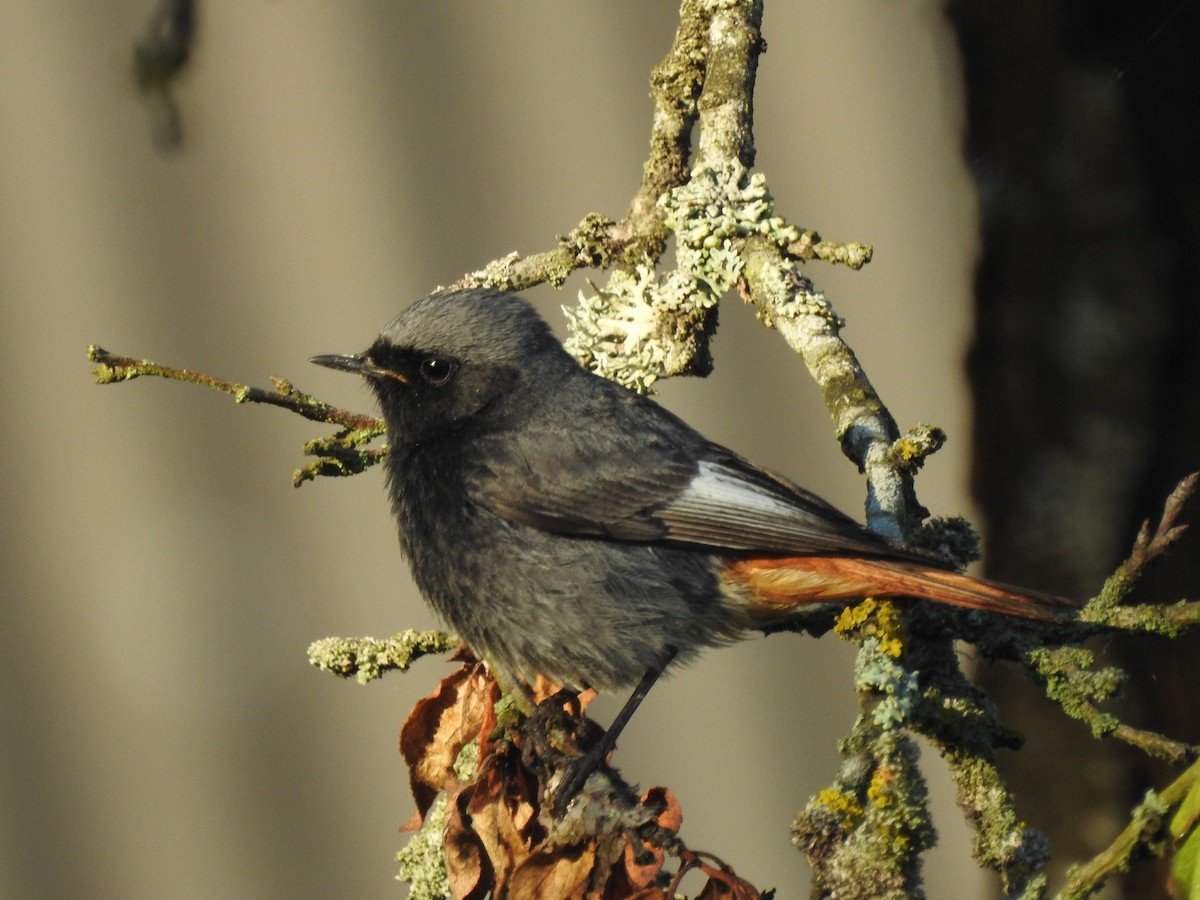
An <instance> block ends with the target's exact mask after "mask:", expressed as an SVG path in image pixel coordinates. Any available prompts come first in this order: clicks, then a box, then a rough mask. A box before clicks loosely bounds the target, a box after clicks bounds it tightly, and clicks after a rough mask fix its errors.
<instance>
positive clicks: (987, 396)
mask: <svg viewBox="0 0 1200 900" xmlns="http://www.w3.org/2000/svg"><path fill="white" fill-rule="evenodd" d="M947 11H948V15H949V17H950V19H951V21H952V22H953V24H954V27H955V28H956V29H957V32H958V35H959V40H960V43H961V47H962V55H963V59H964V66H965V77H966V84H967V98H968V99H967V103H968V134H967V137H966V146H965V152H966V154H967V158H968V161H969V162H970V163H971V165H972V167H973V171H974V173H975V177H976V179H977V181H978V185H979V190H980V194H981V200H982V203H981V209H982V235H983V251H982V258H981V260H980V263H979V270H978V274H977V282H976V289H977V293H976V299H977V324H976V337H975V345H974V348H973V350H972V353H971V359H970V372H971V378H972V382H973V388H974V391H975V403H976V410H977V414H976V421H975V452H976V457H975V458H976V464H975V472H974V491H975V495H976V497H977V499H978V501H979V502H980V504H981V506H982V509H983V516H984V522H983V523H982V524H983V526H984V530H985V532H986V537H987V557H986V559H987V570H988V574H989V575H992V576H994V577H997V578H1000V579H1003V580H1007V581H1013V582H1017V583H1022V584H1027V585H1030V586H1033V587H1039V588H1043V589H1046V590H1053V591H1057V592H1060V593H1063V594H1066V595H1068V596H1073V597H1079V598H1085V597H1088V596H1091V595H1092V594H1094V593H1095V592H1096V591H1097V590H1098V588H1099V587H1100V584H1101V582H1102V580H1103V579H1104V577H1105V575H1106V574H1107V573H1109V572H1110V571H1111V570H1112V569H1113V567H1114V566H1115V565H1116V564H1117V563H1118V562H1119V560H1120V559H1121V558H1122V557H1123V556H1124V555H1125V554H1126V553H1127V551H1128V549H1129V545H1130V543H1131V540H1132V538H1133V535H1134V533H1135V531H1136V527H1137V524H1138V523H1139V521H1140V520H1141V519H1142V518H1144V517H1146V516H1150V515H1155V514H1157V513H1158V512H1159V511H1160V510H1161V504H1162V501H1163V499H1164V498H1165V496H1166V494H1167V492H1168V491H1169V490H1170V488H1171V487H1172V486H1173V484H1174V482H1176V481H1177V480H1178V479H1179V478H1180V477H1182V476H1183V475H1184V474H1186V473H1187V472H1190V471H1192V470H1195V469H1197V468H1200V353H1198V351H1200V174H1198V169H1200V3H1187V4H1184V5H1183V6H1182V7H1181V6H1180V3H1179V0H1161V2H1160V0H1151V2H1149V3H1144V4H1126V3H1116V2H1110V0H1103V2H1094V0H1091V2H1082V0H1073V2H1060V3H1045V2H1042V0H1015V2H1009V3H993V2H988V0H952V2H950V3H948V5H947ZM1192 517H1193V519H1194V518H1195V513H1194V512H1193V516H1192ZM1195 528H1196V530H1198V531H1200V525H1197V526H1195ZM1197 545H1198V542H1197V540H1196V536H1195V535H1192V536H1190V537H1189V539H1187V540H1185V542H1184V543H1183V544H1182V545H1180V547H1179V548H1178V549H1177V550H1176V552H1175V554H1174V558H1173V559H1172V560H1171V561H1170V562H1169V563H1168V564H1167V565H1166V566H1164V567H1163V568H1162V569H1161V570H1160V571H1158V572H1156V573H1155V576H1154V577H1153V578H1152V579H1151V581H1152V583H1151V584H1148V585H1147V586H1146V594H1147V597H1151V596H1152V597H1153V598H1154V599H1156V600H1169V599H1178V598H1180V597H1183V596H1191V597H1193V598H1194V597H1197V596H1198V595H1200V554H1198V553H1197ZM1096 649H1098V650H1103V651H1104V654H1105V658H1106V660H1107V661H1110V662H1112V663H1113V664H1116V665H1120V666H1122V667H1124V668H1126V669H1127V670H1128V671H1129V672H1130V674H1131V675H1132V679H1131V682H1130V684H1129V686H1128V688H1127V690H1126V692H1125V696H1124V698H1123V699H1122V700H1121V701H1120V703H1119V709H1118V710H1117V711H1118V714H1119V715H1121V717H1122V718H1125V719H1127V720H1129V721H1131V722H1132V723H1134V724H1138V725H1142V726H1146V727H1150V728H1154V729H1156V730H1158V729H1161V730H1165V731H1166V732H1168V733H1169V734H1171V735H1173V736H1175V737H1179V738H1182V739H1185V740H1190V741H1193V742H1195V741H1197V740H1200V704H1198V702H1197V696H1196V694H1197V692H1196V688H1197V681H1198V677H1197V675H1198V672H1200V665H1198V663H1197V660H1200V642H1198V641H1197V640H1195V639H1191V640H1182V641H1175V642H1167V641H1164V640H1154V639H1138V640H1125V639H1121V640H1117V639H1113V640H1102V641H1098V642H1097V644H1096ZM1009 675H1010V673H1008V672H1007V671H1004V672H997V671H988V672H985V673H983V678H984V680H985V681H986V682H988V683H989V684H988V685H987V687H988V689H989V692H991V691H994V690H995V689H996V688H997V686H1001V687H1002V690H1001V691H1000V693H999V694H998V696H1000V697H1001V698H1002V699H1001V714H1002V716H1003V717H1004V718H1005V719H1006V720H1007V721H1008V722H1009V723H1011V724H1014V725H1017V726H1018V727H1021V728H1022V729H1023V730H1024V731H1025V732H1026V734H1027V735H1028V737H1029V748H1030V752H1028V753H1020V754H1016V755H1015V756H1013V757H1011V758H1010V759H1009V760H1008V763H1009V767H1008V768H1009V772H1010V774H1011V777H1012V780H1013V783H1014V786H1015V788H1016V790H1017V794H1018V797H1020V798H1024V804H1023V807H1024V809H1023V811H1024V812H1025V814H1026V815H1027V816H1028V818H1029V820H1030V823H1031V824H1033V825H1036V826H1038V827H1041V828H1042V829H1044V830H1045V831H1047V832H1048V833H1049V834H1050V837H1051V839H1052V841H1053V843H1054V851H1055V860H1056V866H1057V867H1062V866H1065V865H1066V864H1067V863H1069V862H1071V861H1073V860H1076V859H1080V858H1083V857H1086V856H1090V855H1092V854H1094V853H1095V852H1096V851H1097V850H1098V849H1100V848H1101V847H1103V846H1104V845H1106V844H1107V843H1108V842H1109V841H1111V839H1112V838H1113V837H1114V836H1115V835H1116V833H1117V831H1118V830H1119V829H1120V827H1121V826H1122V824H1123V823H1124V821H1125V820H1126V818H1127V816H1128V812H1129V809H1130V807H1131V806H1132V805H1133V804H1134V803H1136V802H1137V801H1138V800H1139V799H1140V798H1141V796H1142V794H1143V793H1144V791H1145V789H1146V788H1147V787H1150V786H1153V785H1158V786H1161V785H1162V784H1163V783H1164V781H1165V780H1166V778H1167V777H1168V774H1167V773H1166V772H1164V771H1163V770H1162V769H1161V768H1159V767H1156V766H1154V765H1152V764H1149V763H1147V762H1146V761H1144V760H1143V759H1142V758H1141V757H1140V756H1138V755H1137V754H1135V753H1133V752H1132V751H1128V750H1126V749H1125V748H1123V747H1121V746H1119V745H1117V744H1115V743H1114V742H1112V741H1104V742H1100V743H1098V742H1096V741H1094V740H1092V738H1091V737H1090V735H1089V734H1088V733H1087V732H1086V729H1085V728H1084V727H1083V726H1081V725H1079V724H1078V723H1075V722H1071V721H1068V720H1066V719H1065V718H1064V717H1063V716H1062V715H1061V713H1059V712H1058V711H1057V710H1055V709H1053V708H1051V706H1050V704H1049V703H1048V702H1047V701H1045V700H1044V699H1041V695H1040V692H1039V691H1037V690H1036V689H1035V688H1031V687H1027V686H1025V685H1014V684H1013V682H1014V681H1016V679H1015V678H1012V677H1009ZM1001 682H1002V685H1001V684H1000V683H1001ZM1055 871H1056V876H1057V879H1061V873H1062V870H1061V868H1056V870H1055ZM1139 878H1140V879H1149V881H1147V880H1140V881H1138V883H1137V884H1133V883H1132V880H1133V879H1139ZM1133 879H1131V883H1130V884H1128V885H1127V886H1126V890H1127V892H1128V895H1129V896H1136V897H1139V898H1144V897H1153V896H1157V895H1158V894H1157V893H1156V891H1157V892H1161V891H1162V884H1163V881H1164V876H1163V873H1162V872H1161V871H1158V872H1146V871H1145V870H1143V872H1142V874H1140V875H1139V874H1135V875H1134V876H1133ZM1150 882H1154V884H1153V885H1152V884H1151V883H1150ZM1052 883H1053V882H1052Z"/></svg>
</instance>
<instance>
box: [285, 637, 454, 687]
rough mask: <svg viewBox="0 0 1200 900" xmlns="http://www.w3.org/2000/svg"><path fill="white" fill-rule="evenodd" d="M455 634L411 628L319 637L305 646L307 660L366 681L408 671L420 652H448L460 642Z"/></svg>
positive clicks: (418, 657) (321, 667) (318, 666)
mask: <svg viewBox="0 0 1200 900" xmlns="http://www.w3.org/2000/svg"><path fill="white" fill-rule="evenodd" d="M459 643H460V641H459V639H458V637H457V636H456V635H453V634H448V633H446V632H444V631H413V630H412V629H411V628H410V629H408V630H407V631H402V632H400V633H399V634H395V635H392V636H391V637H390V638H383V639H380V638H373V637H362V638H339V637H329V638H322V639H321V640H319V641H313V642H312V643H311V644H309V647H308V661H309V662H310V663H312V664H313V665H314V666H316V667H317V668H318V669H320V670H321V671H322V672H329V673H331V674H333V675H337V676H338V677H339V678H353V679H354V680H355V681H357V682H358V683H359V684H367V683H368V682H371V681H374V680H375V679H376V678H382V677H383V674H384V673H385V672H407V671H408V667H409V666H411V665H412V664H413V663H414V662H415V661H416V660H418V659H420V658H421V657H422V656H428V655H430V654H431V653H448V652H450V651H451V650H453V649H454V648H455V647H457V646H458V645H459Z"/></svg>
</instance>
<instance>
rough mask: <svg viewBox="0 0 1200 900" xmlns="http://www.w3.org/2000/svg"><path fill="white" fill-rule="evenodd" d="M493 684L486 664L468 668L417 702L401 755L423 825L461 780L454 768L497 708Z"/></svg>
mask: <svg viewBox="0 0 1200 900" xmlns="http://www.w3.org/2000/svg"><path fill="white" fill-rule="evenodd" d="M490 681H491V679H490V678H487V677H486V676H485V675H484V673H483V666H482V664H480V663H478V662H475V661H474V660H473V659H471V660H469V661H467V662H464V663H463V665H462V666H460V667H459V668H458V669H456V670H455V671H453V672H451V673H450V674H449V675H447V676H446V677H445V678H443V679H442V681H441V683H439V684H438V686H437V689H436V690H435V691H434V692H433V693H432V694H430V695H429V696H428V697H425V698H423V699H421V700H418V701H417V705H416V706H414V707H413V709H412V712H410V713H409V714H408V719H406V720H405V722H404V725H403V727H401V729H400V752H401V753H402V754H403V755H404V760H405V762H406V763H407V764H408V772H409V781H410V783H411V785H412V792H413V798H414V799H415V800H416V803H417V815H418V816H419V817H420V819H421V820H423V819H424V817H425V814H426V813H427V812H428V811H429V807H430V806H431V805H432V804H433V801H434V798H435V797H437V795H438V792H439V791H441V790H444V789H445V788H446V787H447V786H448V785H449V784H451V783H452V782H454V781H455V780H456V779H455V776H454V762H455V760H456V759H458V754H459V753H460V752H461V751H462V748H463V747H464V746H465V745H466V744H467V743H469V742H470V741H471V740H472V739H474V738H475V737H478V735H479V732H480V729H481V727H482V725H483V721H484V718H485V709H487V708H490V706H491V701H490V693H491V692H490V686H489V682H490ZM410 824H411V823H410Z"/></svg>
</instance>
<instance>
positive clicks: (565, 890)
mask: <svg viewBox="0 0 1200 900" xmlns="http://www.w3.org/2000/svg"><path fill="white" fill-rule="evenodd" d="M594 863H595V852H594V851H593V849H592V848H591V846H587V847H556V848H554V849H553V850H550V851H545V850H543V851H539V852H538V853H535V854H533V855H532V856H530V857H529V858H528V859H527V860H525V862H523V863H522V864H521V865H520V866H519V867H518V868H517V870H516V871H515V872H513V876H512V880H511V881H510V882H509V886H508V896H509V898H510V900H545V898H548V897H554V898H559V897H561V898H563V900H583V898H584V891H585V890H586V889H587V883H588V876H589V875H590V874H591V871H592V866H593V865H594Z"/></svg>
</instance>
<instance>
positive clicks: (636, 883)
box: [607, 787, 683, 898]
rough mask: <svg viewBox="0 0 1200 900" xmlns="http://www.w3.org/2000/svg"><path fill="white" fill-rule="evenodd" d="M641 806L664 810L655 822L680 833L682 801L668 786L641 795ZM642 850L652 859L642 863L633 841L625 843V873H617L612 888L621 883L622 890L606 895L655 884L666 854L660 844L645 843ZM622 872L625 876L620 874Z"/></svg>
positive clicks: (614, 895) (623, 894) (655, 788)
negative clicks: (676, 797) (653, 845)
mask: <svg viewBox="0 0 1200 900" xmlns="http://www.w3.org/2000/svg"><path fill="white" fill-rule="evenodd" d="M641 805H642V806H646V807H650V808H655V809H658V808H661V809H662V812H660V813H659V814H658V815H657V816H655V817H654V821H655V822H657V823H658V824H659V825H660V826H661V827H663V828H666V829H668V830H670V831H673V832H678V831H679V827H680V826H681V825H682V824H683V810H682V809H680V806H679V801H678V800H676V799H675V795H674V794H672V793H671V792H670V791H669V790H667V789H666V788H665V787H652V788H650V789H649V790H648V791H646V793H645V794H643V795H642V800H641ZM641 849H642V850H643V851H645V852H649V853H650V855H651V857H652V859H651V861H650V862H645V863H639V862H638V861H637V860H636V858H635V857H636V856H637V855H638V850H637V848H635V847H634V845H633V844H632V843H626V845H625V854H624V862H625V868H624V872H623V873H614V877H613V879H612V881H611V886H612V887H613V888H617V887H618V886H619V890H620V893H610V894H608V895H607V896H609V897H613V898H616V897H623V896H627V895H628V894H629V893H631V892H633V891H641V890H644V889H645V888H648V887H650V886H651V885H653V884H654V880H655V879H656V878H657V877H658V874H659V872H661V871H662V867H663V862H664V860H665V854H664V853H663V851H662V849H661V848H659V847H651V846H645V847H643V848H641ZM621 875H623V878H622V877H620V876H621Z"/></svg>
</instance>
